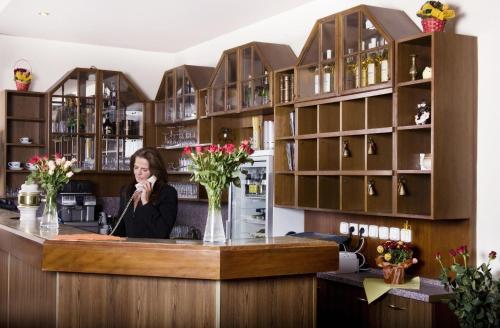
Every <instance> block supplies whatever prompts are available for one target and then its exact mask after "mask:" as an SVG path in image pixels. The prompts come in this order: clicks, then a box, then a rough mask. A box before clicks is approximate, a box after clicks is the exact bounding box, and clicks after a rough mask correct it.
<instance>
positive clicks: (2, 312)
mask: <svg viewBox="0 0 500 328" xmlns="http://www.w3.org/2000/svg"><path fill="white" fill-rule="evenodd" d="M8 282H9V254H8V253H7V252H4V251H3V250H2V251H0V327H7V326H8V325H7V322H8V315H7V313H8V309H9V293H8V291H9V288H8Z"/></svg>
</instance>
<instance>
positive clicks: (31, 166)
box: [24, 163, 36, 171]
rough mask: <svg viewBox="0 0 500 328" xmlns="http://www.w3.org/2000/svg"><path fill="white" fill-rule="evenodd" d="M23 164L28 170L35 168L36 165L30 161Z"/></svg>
mask: <svg viewBox="0 0 500 328" xmlns="http://www.w3.org/2000/svg"><path fill="white" fill-rule="evenodd" d="M24 166H25V167H26V168H27V169H28V170H30V171H33V170H36V165H35V164H32V163H26V164H24Z"/></svg>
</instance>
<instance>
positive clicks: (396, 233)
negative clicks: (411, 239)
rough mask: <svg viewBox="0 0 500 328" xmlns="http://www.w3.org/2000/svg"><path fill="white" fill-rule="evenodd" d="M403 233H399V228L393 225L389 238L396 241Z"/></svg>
mask: <svg viewBox="0 0 500 328" xmlns="http://www.w3.org/2000/svg"><path fill="white" fill-rule="evenodd" d="M400 237H401V235H400V233H399V228H396V227H391V229H390V230H389V239H390V240H394V241H399V239H400Z"/></svg>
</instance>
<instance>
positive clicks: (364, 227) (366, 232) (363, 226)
mask: <svg viewBox="0 0 500 328" xmlns="http://www.w3.org/2000/svg"><path fill="white" fill-rule="evenodd" d="M361 228H363V229H365V232H363V237H367V236H368V224H360V225H359V231H361Z"/></svg>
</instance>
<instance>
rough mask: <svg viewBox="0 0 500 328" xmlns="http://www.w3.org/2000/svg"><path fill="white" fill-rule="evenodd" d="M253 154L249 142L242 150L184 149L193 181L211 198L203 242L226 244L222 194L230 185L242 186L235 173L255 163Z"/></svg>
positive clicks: (226, 145) (215, 146)
mask: <svg viewBox="0 0 500 328" xmlns="http://www.w3.org/2000/svg"><path fill="white" fill-rule="evenodd" d="M252 153H253V149H252V147H251V146H250V143H249V142H248V141H247V140H244V141H243V142H242V143H241V144H240V145H239V147H236V146H235V145H233V144H225V145H224V146H219V145H210V146H206V147H202V146H196V147H194V149H192V148H191V147H185V148H184V154H186V155H188V156H190V157H191V160H192V162H191V164H190V165H189V166H188V167H189V170H190V171H192V173H193V176H192V178H191V179H192V180H193V181H195V182H198V183H200V184H201V185H202V186H203V187H205V189H206V191H207V195H208V215H207V222H206V225H205V234H204V237H203V241H206V242H225V241H226V235H225V233H224V226H223V224H222V213H221V197H222V192H223V191H224V190H225V189H226V188H227V187H228V186H229V184H231V183H233V184H234V185H235V186H237V187H239V186H240V178H239V177H238V175H237V174H235V173H236V171H237V170H238V168H239V166H240V165H241V164H244V163H250V162H253V161H252V159H251V158H250V157H249V156H250V155H251V154H252Z"/></svg>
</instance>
